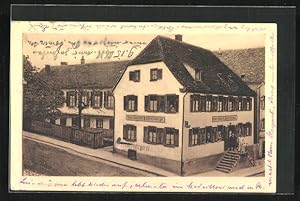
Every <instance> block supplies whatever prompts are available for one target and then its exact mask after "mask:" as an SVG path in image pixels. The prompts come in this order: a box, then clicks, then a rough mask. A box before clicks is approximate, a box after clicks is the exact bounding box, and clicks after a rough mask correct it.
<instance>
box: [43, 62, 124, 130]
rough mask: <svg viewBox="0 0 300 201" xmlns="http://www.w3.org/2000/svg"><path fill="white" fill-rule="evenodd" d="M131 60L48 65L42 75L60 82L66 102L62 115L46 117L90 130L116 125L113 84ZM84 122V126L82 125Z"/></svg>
mask: <svg viewBox="0 0 300 201" xmlns="http://www.w3.org/2000/svg"><path fill="white" fill-rule="evenodd" d="M126 63H128V62H127V61H122V62H107V63H87V64H86V63H85V61H84V58H82V59H81V63H80V64H78V65H67V64H66V63H65V62H62V65H60V66H49V65H47V66H46V67H45V68H44V69H43V70H42V71H41V72H40V75H41V76H47V78H48V80H51V81H52V82H55V83H58V84H57V85H56V86H58V87H59V89H60V90H61V91H62V92H63V95H64V97H65V100H66V101H65V103H64V104H63V105H62V106H61V107H60V108H58V109H59V110H60V111H61V113H62V115H61V117H60V118H58V119H47V120H46V121H48V122H50V123H53V124H58V125H63V126H69V127H77V128H78V127H80V126H81V128H83V129H86V130H96V129H113V128H114V97H113V95H112V88H113V86H114V85H115V83H116V82H117V80H118V79H119V77H120V76H121V75H122V73H123V71H124V68H125V66H126ZM79 124H80V126H79Z"/></svg>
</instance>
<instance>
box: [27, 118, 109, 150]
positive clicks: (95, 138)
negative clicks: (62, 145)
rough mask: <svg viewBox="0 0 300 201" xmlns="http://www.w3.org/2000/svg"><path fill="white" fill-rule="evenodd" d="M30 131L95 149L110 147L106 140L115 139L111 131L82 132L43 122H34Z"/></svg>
mask: <svg viewBox="0 0 300 201" xmlns="http://www.w3.org/2000/svg"><path fill="white" fill-rule="evenodd" d="M30 130H31V131H33V132H37V133H40V134H44V135H46V136H49V137H54V138H57V139H60V140H63V141H66V142H71V143H74V144H78V145H81V146H86V147H90V148H94V149H96V148H100V147H104V146H107V145H109V144H107V143H105V142H104V141H105V140H104V138H105V139H107V138H109V139H110V138H111V139H112V138H113V130H110V129H100V130H99V129H97V130H82V129H76V128H72V127H66V126H61V125H56V124H51V123H47V122H41V121H32V123H31V129H30Z"/></svg>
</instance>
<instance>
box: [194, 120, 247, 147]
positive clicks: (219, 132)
mask: <svg viewBox="0 0 300 201" xmlns="http://www.w3.org/2000/svg"><path fill="white" fill-rule="evenodd" d="M251 128H252V127H251V123H249V122H247V123H244V124H243V123H239V124H237V125H229V126H223V125H218V126H216V127H214V126H206V127H202V128H200V127H195V128H191V129H189V146H195V145H201V144H207V143H215V142H218V141H222V140H224V141H226V140H228V139H229V137H230V136H231V135H232V134H235V135H236V136H237V137H238V136H241V137H245V136H251V135H252V133H251Z"/></svg>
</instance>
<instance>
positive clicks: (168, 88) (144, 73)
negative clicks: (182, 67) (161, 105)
mask: <svg viewBox="0 0 300 201" xmlns="http://www.w3.org/2000/svg"><path fill="white" fill-rule="evenodd" d="M151 68H160V69H162V74H163V76H162V80H157V81H150V69H151ZM134 70H140V82H133V81H129V71H134ZM180 88H182V86H181V84H179V83H178V81H177V80H176V79H175V78H174V76H173V75H172V73H171V72H170V70H169V69H168V67H167V66H166V65H165V64H164V63H163V62H156V63H150V64H142V65H133V66H129V67H128V68H127V70H126V71H125V73H124V75H123V77H122V79H121V80H120V81H119V83H118V85H117V86H116V88H115V90H114V92H113V93H114V97H115V103H116V104H115V137H114V140H115V141H114V147H115V148H116V149H118V150H123V151H127V150H128V146H126V145H122V144H117V143H116V140H117V139H118V138H119V137H120V138H121V139H122V141H124V140H123V125H124V124H133V125H135V126H136V127H137V141H136V142H133V143H132V144H133V145H132V146H131V147H132V148H133V149H136V150H137V155H139V153H141V154H144V155H148V156H154V157H161V158H168V159H171V160H177V161H180V160H181V133H182V116H183V108H182V104H183V102H182V100H183V95H184V94H182V93H180V91H179V89H180ZM149 94H157V95H166V94H176V95H179V111H178V112H177V113H174V114H166V113H163V112H157V113H150V112H145V110H144V97H145V96H146V95H149ZM126 95H136V96H138V111H136V112H126V111H124V107H123V102H124V100H123V97H124V96H126ZM126 115H146V116H156V117H164V118H165V123H152V122H142V121H128V120H126ZM144 126H156V127H160V128H163V127H174V128H176V129H179V147H165V146H163V145H151V144H147V143H144V142H143V135H144Z"/></svg>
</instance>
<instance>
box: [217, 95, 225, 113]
mask: <svg viewBox="0 0 300 201" xmlns="http://www.w3.org/2000/svg"><path fill="white" fill-rule="evenodd" d="M223 101H224V98H223V96H219V99H218V112H221V111H223Z"/></svg>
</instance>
